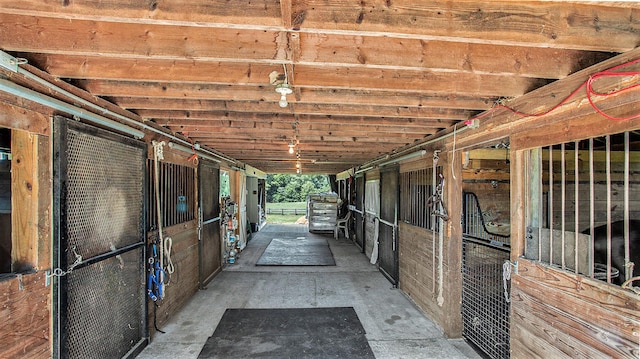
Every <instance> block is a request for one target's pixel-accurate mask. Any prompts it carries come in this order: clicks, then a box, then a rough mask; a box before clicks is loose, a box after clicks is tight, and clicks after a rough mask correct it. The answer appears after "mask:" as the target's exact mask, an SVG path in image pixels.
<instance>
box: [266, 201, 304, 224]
mask: <svg viewBox="0 0 640 359" xmlns="http://www.w3.org/2000/svg"><path fill="white" fill-rule="evenodd" d="M306 206H307V203H306V202H287V203H267V208H272V209H296V208H297V209H303V208H306ZM300 217H304V215H297V216H296V215H293V214H285V215H281V214H267V222H268V223H278V224H284V223H295V222H296V221H297V220H298V219H299V218H300Z"/></svg>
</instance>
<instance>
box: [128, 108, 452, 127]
mask: <svg viewBox="0 0 640 359" xmlns="http://www.w3.org/2000/svg"><path fill="white" fill-rule="evenodd" d="M136 112H137V113H138V114H140V116H141V117H143V118H145V119H151V120H153V121H154V122H155V123H157V124H160V125H163V126H168V125H202V124H205V123H207V122H213V123H218V122H219V123H227V124H229V125H230V124H231V123H233V126H240V127H246V126H247V124H243V122H246V123H248V124H250V125H252V124H257V123H273V124H286V125H287V126H289V128H291V123H293V122H294V121H295V120H296V118H295V117H294V116H293V115H291V114H284V113H281V114H273V115H270V114H265V113H250V112H222V111H211V112H209V111H189V110H175V111H174V110H136ZM297 122H298V126H304V125H305V124H315V125H319V126H322V125H328V126H333V127H343V126H380V127H384V126H389V127H396V126H402V127H406V128H410V127H424V126H427V127H446V126H448V125H450V124H452V123H453V122H454V120H442V119H428V118H427V119H425V118H408V117H407V118H402V117H391V118H386V117H374V116H372V117H364V116H326V115H325V116H321V115H300V116H298V117H297Z"/></svg>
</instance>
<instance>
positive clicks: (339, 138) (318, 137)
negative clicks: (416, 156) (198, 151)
mask: <svg viewBox="0 0 640 359" xmlns="http://www.w3.org/2000/svg"><path fill="white" fill-rule="evenodd" d="M175 132H181V133H183V134H185V132H184V131H181V130H179V129H176V130H175ZM185 135H188V136H189V137H190V138H193V139H194V140H198V141H199V140H200V139H210V140H216V139H220V138H222V137H225V138H228V139H233V140H240V141H244V140H260V141H262V140H266V141H277V140H280V141H283V142H287V141H289V140H290V139H291V138H293V135H291V136H287V135H284V134H282V133H271V134H269V133H265V131H259V132H254V133H253V135H252V136H248V135H245V134H242V133H226V134H219V133H215V132H206V131H195V130H194V131H193V132H189V131H186V134H185ZM359 135H360V136H348V135H347V136H344V135H341V134H332V135H328V134H327V135H324V134H310V135H305V134H300V135H298V136H297V138H298V140H300V142H301V143H304V142H327V143H335V142H350V143H372V144H376V143H378V144H380V143H392V144H395V145H396V146H399V145H405V144H410V143H412V142H414V141H416V140H418V139H420V138H423V137H426V136H411V135H408V134H405V135H404V136H391V135H389V136H384V137H380V135H379V134H376V135H375V136H374V135H372V136H368V135H367V134H365V133H360V134H359Z"/></svg>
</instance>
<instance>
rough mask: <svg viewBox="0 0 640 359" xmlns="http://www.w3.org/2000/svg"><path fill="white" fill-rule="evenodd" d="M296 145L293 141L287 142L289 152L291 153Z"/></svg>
mask: <svg viewBox="0 0 640 359" xmlns="http://www.w3.org/2000/svg"><path fill="white" fill-rule="evenodd" d="M295 146H296V145H294V144H293V141H291V142H289V153H290V154H293V152H295V150H294V149H293V148H294V147H295Z"/></svg>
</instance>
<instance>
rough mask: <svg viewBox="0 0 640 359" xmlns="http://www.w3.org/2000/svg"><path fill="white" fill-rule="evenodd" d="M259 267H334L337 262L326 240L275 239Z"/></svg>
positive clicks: (258, 264)
mask: <svg viewBox="0 0 640 359" xmlns="http://www.w3.org/2000/svg"><path fill="white" fill-rule="evenodd" d="M256 265H257V266H334V265H336V261H335V259H334V258H333V253H331V248H329V243H327V240H326V239H324V238H304V237H299V238H287V239H280V238H274V239H272V240H271V243H269V245H268V246H267V248H266V249H265V250H264V253H262V256H261V257H260V259H258V262H256Z"/></svg>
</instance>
